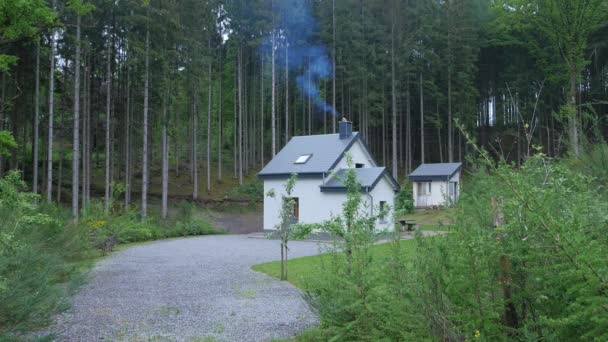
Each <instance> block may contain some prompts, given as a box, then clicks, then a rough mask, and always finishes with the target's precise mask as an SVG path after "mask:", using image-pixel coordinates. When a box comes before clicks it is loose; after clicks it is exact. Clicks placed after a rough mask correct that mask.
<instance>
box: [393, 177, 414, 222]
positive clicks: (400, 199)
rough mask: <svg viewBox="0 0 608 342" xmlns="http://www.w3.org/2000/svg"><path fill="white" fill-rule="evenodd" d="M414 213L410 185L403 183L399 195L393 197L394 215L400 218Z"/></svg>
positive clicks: (406, 182)
mask: <svg viewBox="0 0 608 342" xmlns="http://www.w3.org/2000/svg"><path fill="white" fill-rule="evenodd" d="M413 211H414V194H413V192H412V184H411V183H410V182H408V181H405V182H403V185H402V186H401V189H400V190H399V193H398V194H397V196H396V197H395V215H397V216H401V215H405V214H409V213H412V212H413Z"/></svg>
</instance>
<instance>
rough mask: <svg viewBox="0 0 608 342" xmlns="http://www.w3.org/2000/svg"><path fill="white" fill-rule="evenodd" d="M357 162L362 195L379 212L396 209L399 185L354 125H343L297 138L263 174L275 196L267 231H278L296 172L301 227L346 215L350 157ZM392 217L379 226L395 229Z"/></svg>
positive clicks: (267, 207)
mask: <svg viewBox="0 0 608 342" xmlns="http://www.w3.org/2000/svg"><path fill="white" fill-rule="evenodd" d="M347 154H348V155H350V156H351V158H352V162H353V164H352V167H353V168H355V171H356V175H357V179H358V181H359V183H360V184H361V196H362V200H363V202H364V203H365V205H366V207H365V208H367V209H366V210H369V213H370V214H374V212H375V211H377V210H378V209H379V208H381V207H384V206H387V205H388V206H389V207H388V208H394V207H395V193H396V192H397V191H399V184H398V183H397V182H396V181H395V179H394V178H393V177H392V176H391V175H390V174H389V173H388V172H387V170H386V169H385V168H384V167H378V166H377V164H376V162H375V161H374V158H372V156H371V154H370V152H369V150H368V149H367V146H366V145H365V143H364V141H363V139H362V137H361V135H360V134H359V133H358V132H352V123H350V122H348V121H345V120H344V119H343V120H342V121H341V122H340V125H339V133H336V134H323V135H309V136H297V137H293V138H292V139H291V140H290V141H289V143H287V145H285V147H283V149H282V150H281V151H280V152H279V153H278V154H277V155H276V156H275V157H274V158H273V159H272V160H271V161H270V162H269V163H268V164H267V165H266V166H265V167H264V168H263V169H262V171H260V173H259V174H258V177H259V178H260V179H262V180H263V181H264V194H267V193H268V191H269V190H270V189H273V190H274V193H275V196H274V197H269V196H264V230H275V229H276V226H277V224H278V223H279V221H280V219H279V210H280V208H281V196H282V194H283V193H284V191H285V182H286V181H287V180H288V179H289V177H291V175H292V174H294V173H295V174H297V175H298V179H297V182H296V185H295V187H294V190H293V191H292V194H291V196H292V197H293V198H294V199H295V202H296V206H295V208H294V217H295V219H296V220H297V221H298V222H300V223H320V222H323V221H325V220H327V219H330V218H331V217H332V216H337V215H339V214H340V213H341V212H342V203H344V201H346V188H345V187H344V184H343V183H342V179H343V176H344V172H345V170H346V169H347V168H348V167H349V166H348V163H347V160H346V156H347ZM393 227H394V223H393V218H392V214H390V213H389V214H387V215H386V216H385V218H384V219H381V220H379V221H378V222H377V226H376V228H377V229H382V230H384V229H392V228H393Z"/></svg>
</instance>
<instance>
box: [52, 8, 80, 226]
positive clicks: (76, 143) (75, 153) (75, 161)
mask: <svg viewBox="0 0 608 342" xmlns="http://www.w3.org/2000/svg"><path fill="white" fill-rule="evenodd" d="M80 20H81V18H80V15H77V17H76V56H75V58H74V118H73V123H74V125H73V134H72V140H73V141H72V217H73V218H74V220H75V221H76V222H78V214H79V208H78V190H79V187H78V185H79V181H80V179H79V176H80V175H79V171H80V170H79V166H80V164H79V157H80V126H79V125H80ZM49 158H52V155H50V156H49Z"/></svg>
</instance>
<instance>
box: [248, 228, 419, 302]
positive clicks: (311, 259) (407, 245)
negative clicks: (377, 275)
mask: <svg viewBox="0 0 608 342" xmlns="http://www.w3.org/2000/svg"><path fill="white" fill-rule="evenodd" d="M393 248H395V245H394V244H393V243H392V242H389V243H382V244H379V245H375V246H373V247H371V255H372V262H373V263H375V264H378V265H380V264H383V263H382V260H384V259H386V258H387V257H388V256H390V255H391V254H392V253H394V252H395V251H394V249H393ZM398 248H400V250H401V252H402V253H403V255H404V256H405V257H408V256H412V255H414V251H415V249H416V241H415V240H403V241H400V242H399V246H398ZM332 257H333V255H332V253H326V254H319V255H315V256H307V257H302V258H295V259H290V260H289V261H288V262H287V268H288V279H287V280H288V281H289V282H290V283H292V284H293V285H295V286H297V287H299V288H301V289H304V290H308V289H310V287H311V286H312V285H313V284H314V283H315V277H318V276H319V275H320V274H321V271H322V267H323V264H324V263H328V262H330V261H331V260H332ZM252 269H253V270H254V271H258V272H262V273H266V274H268V275H270V276H272V277H275V278H279V276H280V272H281V262H280V261H272V262H267V263H263V264H258V265H254V266H253V267H252Z"/></svg>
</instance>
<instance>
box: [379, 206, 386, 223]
mask: <svg viewBox="0 0 608 342" xmlns="http://www.w3.org/2000/svg"><path fill="white" fill-rule="evenodd" d="M385 210H386V201H380V216H379V217H378V218H379V219H380V223H384V222H386V213H385V212H384V211H385Z"/></svg>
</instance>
